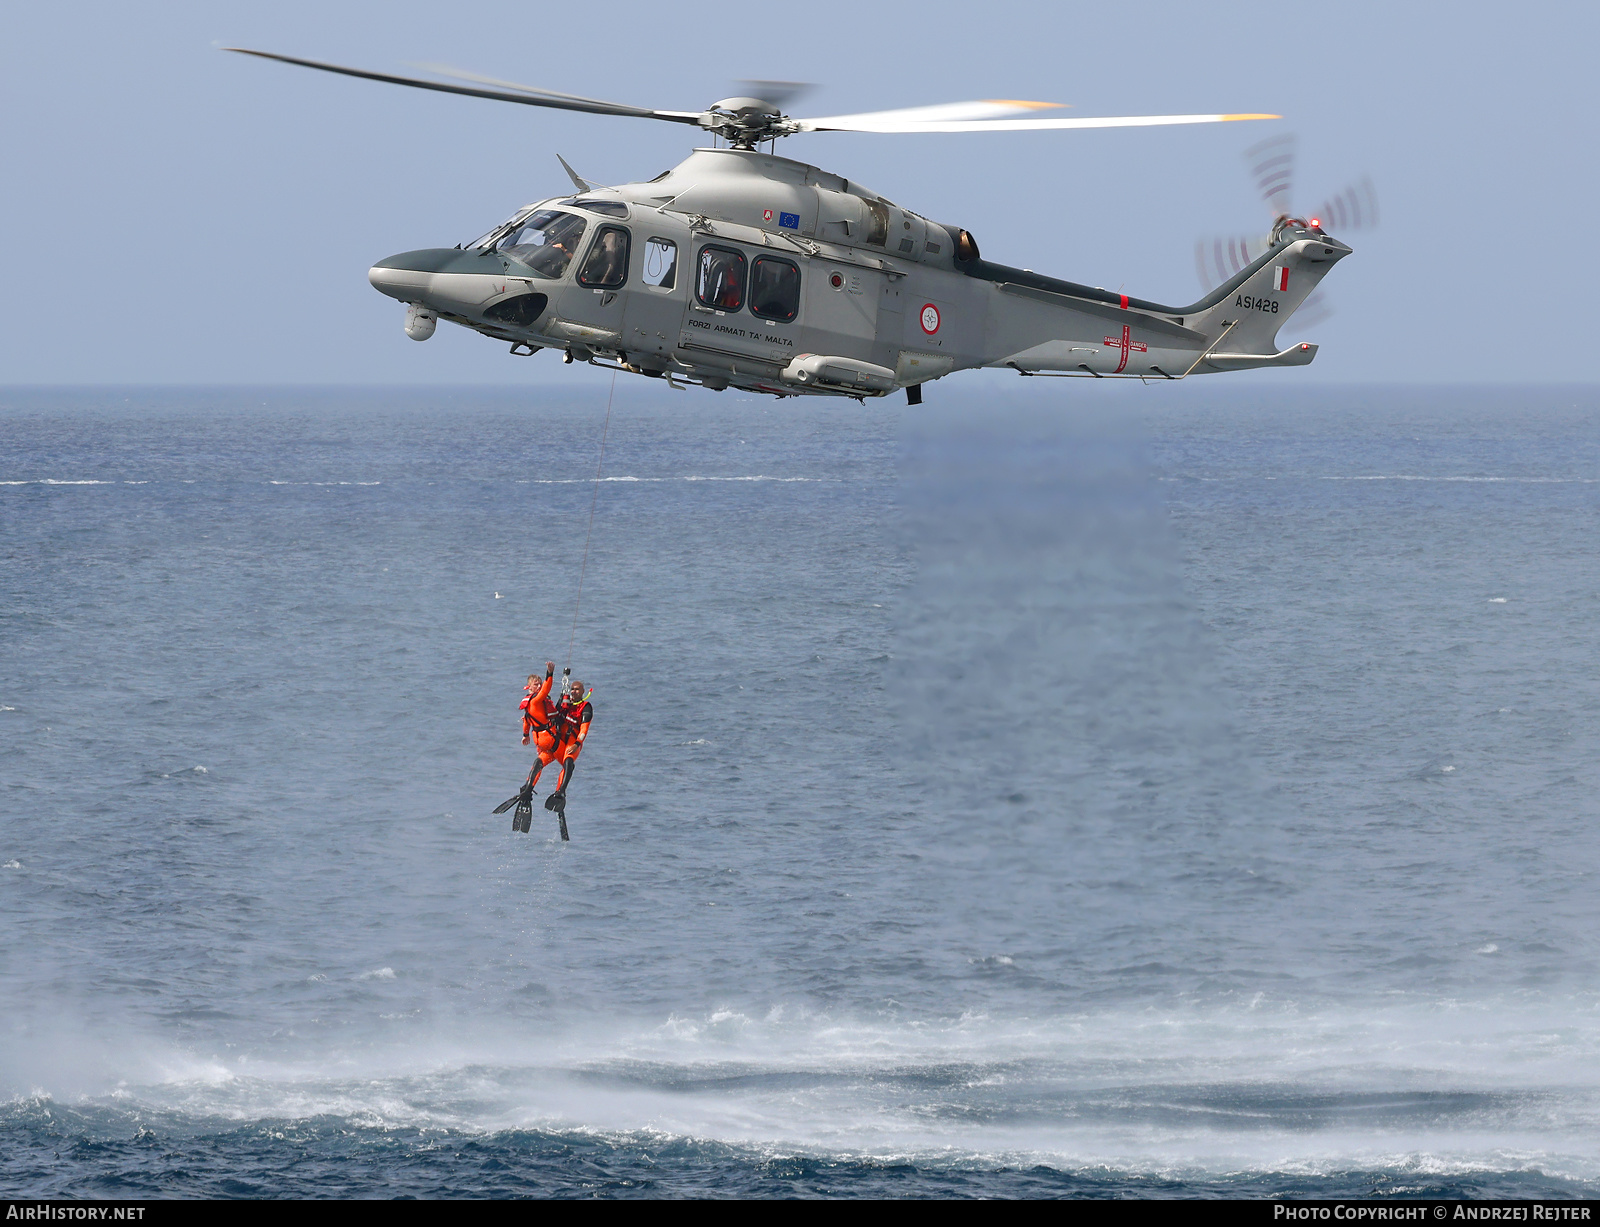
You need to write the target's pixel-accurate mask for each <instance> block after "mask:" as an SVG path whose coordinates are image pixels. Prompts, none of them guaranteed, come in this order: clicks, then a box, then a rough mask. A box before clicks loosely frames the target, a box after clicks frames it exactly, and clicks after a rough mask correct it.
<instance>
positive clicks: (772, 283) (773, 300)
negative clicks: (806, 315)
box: [750, 256, 800, 324]
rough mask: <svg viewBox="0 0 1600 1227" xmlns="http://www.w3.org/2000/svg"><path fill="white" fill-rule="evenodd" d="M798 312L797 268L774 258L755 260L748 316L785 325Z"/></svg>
mask: <svg viewBox="0 0 1600 1227" xmlns="http://www.w3.org/2000/svg"><path fill="white" fill-rule="evenodd" d="M799 312H800V270H799V268H798V267H796V265H795V264H794V262H793V261H790V260H780V259H778V258H776V257H775V256H758V257H756V260H755V263H754V264H752V265H751V266H750V313H751V314H752V315H759V316H760V317H761V318H762V319H764V320H776V321H777V322H778V323H780V324H787V323H788V322H789V321H790V320H792V319H793V318H794V317H795V316H796V315H798V314H799Z"/></svg>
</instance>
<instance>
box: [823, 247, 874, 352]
mask: <svg viewBox="0 0 1600 1227" xmlns="http://www.w3.org/2000/svg"><path fill="white" fill-rule="evenodd" d="M807 272H808V274H809V275H808V276H807V278H806V293H805V304H806V310H805V323H806V328H805V346H806V348H807V349H808V350H810V351H811V352H813V353H818V354H840V355H842V356H845V357H851V358H864V359H867V360H869V361H870V360H871V357H872V352H873V346H874V343H875V342H876V340H877V334H878V306H879V300H880V298H882V296H883V284H884V282H885V280H886V278H885V277H884V275H883V274H882V273H881V272H879V271H878V270H876V269H869V268H862V267H860V266H859V265H856V264H845V263H842V262H839V263H836V262H835V261H832V260H829V259H827V258H826V257H821V256H818V257H815V258H813V259H812V261H811V266H810V268H809V269H808V270H807Z"/></svg>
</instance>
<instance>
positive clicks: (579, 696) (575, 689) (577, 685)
mask: <svg viewBox="0 0 1600 1227" xmlns="http://www.w3.org/2000/svg"><path fill="white" fill-rule="evenodd" d="M593 693H594V692H593V691H592V690H586V689H585V688H584V685H583V683H582V682H578V681H570V682H568V683H567V686H566V690H565V693H563V694H562V696H561V702H560V704H559V705H557V707H556V710H555V720H556V723H557V726H558V728H559V730H560V734H561V745H560V746H559V748H558V749H557V750H556V755H557V757H558V758H559V759H560V760H561V783H559V784H558V785H556V790H555V791H554V792H553V793H551V794H550V795H549V796H548V797H546V798H545V799H544V807H545V809H549V810H565V809H566V807H567V785H568V784H570V783H572V773H573V772H574V771H576V770H577V769H578V755H579V754H581V753H582V752H583V742H584V738H586V737H588V736H589V722H590V721H591V720H593V719H594V704H592V703H590V702H589V697H590V696H591V695H592V694H593Z"/></svg>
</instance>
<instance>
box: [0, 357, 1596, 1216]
mask: <svg viewBox="0 0 1600 1227" xmlns="http://www.w3.org/2000/svg"><path fill="white" fill-rule="evenodd" d="M529 369H530V370H532V369H533V368H532V367H531V366H530V368H529ZM1597 416H1600V391H1597V390H1596V389H1594V388H1581V387H1580V388H1560V387H1555V388H1551V387H1545V388H1513V387H1502V388H1483V387H1478V388H1461V387H1446V386H1439V387H1414V386H1413V387H1376V386H1373V387H1368V386H1331V385H1323V386H1319V387H1314V388H1308V387H1305V386H1303V385H1296V384H1294V383H1293V382H1290V381H1274V380H1273V379H1272V378H1271V377H1270V376H1269V377H1267V378H1265V379H1262V380H1260V381H1258V382H1254V383H1253V382H1252V377H1251V376H1250V375H1248V374H1247V375H1242V376H1232V377H1227V378H1219V379H1216V380H1193V381H1186V382H1184V383H1182V384H1173V385H1166V386H1144V385H1141V384H1137V383H1134V384H1126V383H1113V382H1110V381H1106V382H1101V381H1091V380H1082V381H1068V380H1049V379H1035V380H1026V381H1023V380H1013V381H1010V382H1002V381H999V380H997V379H992V378H989V377H988V376H974V377H968V382H966V383H963V382H962V380H961V379H951V380H946V381H942V382H940V383H937V384H934V385H931V386H930V387H929V389H928V394H927V403H926V404H924V405H923V406H920V407H916V408H913V407H908V406H906V405H905V404H904V403H903V402H902V401H901V400H900V399H898V398H897V399H896V400H895V401H893V402H891V401H887V400H886V401H881V402H880V401H867V402H865V403H857V402H856V401H854V400H840V401H817V400H804V399H801V400H795V399H791V400H784V401H775V400H771V399H752V398H741V397H740V396H739V395H738V394H736V393H732V392H728V393H721V394H713V393H711V392H707V391H703V390H690V391H681V390H676V389H670V388H665V387H662V386H660V385H659V384H655V383H650V382H647V381H643V380H637V379H631V378H627V377H624V378H623V380H622V381H621V382H619V383H615V384H613V377H612V376H611V375H609V374H608V373H606V372H603V371H597V372H594V373H592V376H591V377H589V378H587V379H579V380H575V381H570V382H567V383H563V384H560V385H549V384H541V383H540V381H539V379H538V377H537V376H536V375H530V376H528V378H527V382H526V383H525V384H523V385H520V386H516V387H505V388H488V389H484V388H418V387H405V388H400V387H397V388H337V387H333V388H328V387H323V388H294V387H273V388H196V387H174V388H151V387H140V388H120V387H94V388H76V389H37V388H7V389H0V1003H3V1005H0V1196H5V1197H17V1198H158V1197H177V1198H232V1197H239V1198H276V1197H283V1198H325V1197H341V1198H348V1197H363V1198H374V1197H376V1198H395V1197H417V1198H477V1197H493V1198H503V1197H560V1198H575V1197H605V1198H622V1197H629V1198H633V1197H674V1198H676V1197H745V1198H749V1197H830V1198H855V1197H919V1198H926V1197H996V1198H1012V1197H1027V1198H1043V1197H1050V1198H1054V1197H1063V1198H1198V1197H1226V1198H1269V1197H1289V1198H1302V1197H1318V1198H1326V1197H1372V1198H1391V1199H1405V1198H1436V1197H1466V1198H1502V1197H1539V1198H1563V1197H1596V1196H1600V889H1597V887H1600V837H1597V830H1596V825H1597V820H1600V800H1597V793H1600V565H1597V556H1596V530H1597V528H1600V431H1597V429H1596V425H1595V424H1596V421H1597ZM602 445H603V458H602ZM597 473H598V475H599V480H598V481H597V480H596V476H597ZM547 660H549V661H553V662H554V663H555V665H556V667H557V669H558V670H560V669H561V668H563V667H566V666H569V665H570V667H571V668H572V670H573V675H574V676H575V677H578V678H581V679H582V680H583V682H584V683H585V684H586V685H587V686H588V687H590V688H591V689H592V690H593V699H592V702H593V704H594V711H595V717H594V723H593V725H592V728H591V734H590V737H589V741H588V744H587V747H586V749H585V752H584V754H583V757H582V759H581V760H580V762H579V765H578V768H577V771H576V774H575V776H574V779H573V781H572V784H571V786H570V790H569V800H568V804H567V820H568V825H569V828H570V832H571V840H570V842H562V841H561V839H560V838H559V835H558V834H557V831H556V827H555V823H554V820H553V817H552V815H550V814H549V813H547V812H546V811H545V810H544V809H543V808H542V805H540V804H539V803H538V802H536V803H535V812H534V821H533V827H532V831H531V833H529V834H526V835H524V834H519V833H516V832H514V831H513V830H512V829H511V815H509V814H503V815H495V814H494V813H493V812H492V811H493V810H494V808H495V806H496V805H498V804H499V803H500V802H502V801H504V800H505V799H507V798H508V797H510V796H511V795H513V794H514V793H515V792H516V791H517V790H518V788H519V786H520V784H521V781H522V780H523V778H524V776H525V774H526V772H527V770H528V767H529V763H530V758H529V752H528V751H527V750H526V749H524V748H523V747H522V746H521V744H520V725H519V713H518V711H517V703H518V700H519V699H520V698H521V696H522V688H523V683H524V681H525V679H526V678H527V675H528V674H530V673H536V672H537V673H542V672H543V670H544V663H545V662H546V661H547ZM553 782H554V781H553V780H551V779H549V778H546V779H545V780H543V781H541V783H540V795H541V799H542V797H543V796H544V795H546V794H547V793H548V790H549V788H550V787H551V785H552V784H553Z"/></svg>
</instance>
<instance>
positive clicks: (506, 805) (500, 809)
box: [494, 792, 522, 814]
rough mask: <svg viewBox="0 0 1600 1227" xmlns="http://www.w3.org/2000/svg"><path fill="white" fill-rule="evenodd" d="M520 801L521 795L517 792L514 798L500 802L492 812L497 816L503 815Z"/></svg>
mask: <svg viewBox="0 0 1600 1227" xmlns="http://www.w3.org/2000/svg"><path fill="white" fill-rule="evenodd" d="M520 800H522V794H521V793H520V792H519V793H518V794H517V795H516V796H514V797H511V798H509V799H508V800H505V801H502V802H500V804H499V805H497V806H495V807H494V812H495V813H497V814H503V813H505V812H506V811H507V810H508V809H510V808H511V807H512V806H513V805H515V804H516V803H517V802H518V801H520Z"/></svg>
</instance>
